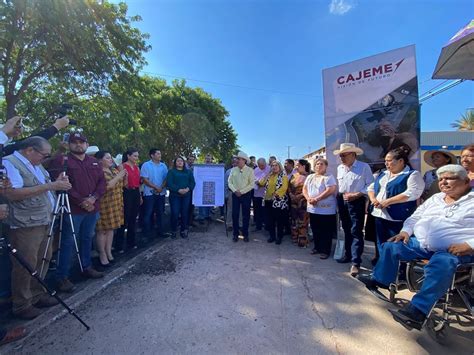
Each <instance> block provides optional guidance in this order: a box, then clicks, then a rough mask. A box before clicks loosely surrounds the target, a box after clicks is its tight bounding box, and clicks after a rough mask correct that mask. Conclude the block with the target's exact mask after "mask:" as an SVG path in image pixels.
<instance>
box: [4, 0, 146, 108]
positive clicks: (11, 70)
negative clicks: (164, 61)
mask: <svg viewBox="0 0 474 355" xmlns="http://www.w3.org/2000/svg"><path fill="white" fill-rule="evenodd" d="M0 10H1V11H0V72H1V73H2V87H3V94H4V96H5V103H6V108H5V109H6V115H7V117H12V116H13V115H14V114H15V109H16V105H17V104H18V102H19V101H20V100H21V98H22V97H23V95H25V93H26V91H27V90H28V89H37V88H41V87H44V86H45V85H48V84H50V83H52V82H57V81H60V82H61V81H62V82H67V83H68V84H69V85H68V87H67V88H66V90H68V91H70V92H74V93H76V94H79V95H87V94H90V92H91V91H92V90H94V91H96V92H100V91H101V90H106V89H107V87H108V85H107V84H108V82H109V81H110V80H111V79H112V78H114V77H115V76H116V75H119V74H122V73H124V72H125V73H134V72H136V71H137V70H138V69H140V68H141V67H142V66H143V65H144V64H145V59H144V57H143V53H144V52H146V51H147V50H148V49H149V46H148V45H147V44H146V38H147V37H148V36H147V35H146V34H143V33H141V32H140V31H139V30H138V29H137V28H135V27H133V26H132V24H133V22H134V21H138V20H140V18H139V17H128V16H127V6H126V5H125V4H124V3H120V4H117V5H115V4H111V3H109V2H107V1H100V2H99V1H96V0H0ZM84 87H87V88H88V90H87V92H83V91H82V90H81V89H83V88H84Z"/></svg>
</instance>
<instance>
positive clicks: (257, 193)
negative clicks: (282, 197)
mask: <svg viewBox="0 0 474 355" xmlns="http://www.w3.org/2000/svg"><path fill="white" fill-rule="evenodd" d="M269 172H270V166H268V165H265V169H263V170H262V169H260V168H259V167H258V166H257V167H256V168H255V169H254V170H253V173H254V175H255V187H254V188H253V189H254V191H253V196H254V197H263V194H264V193H265V187H264V186H262V187H260V186H258V181H259V180H261V179H263V178H264V177H265V176H267V174H268V173H269Z"/></svg>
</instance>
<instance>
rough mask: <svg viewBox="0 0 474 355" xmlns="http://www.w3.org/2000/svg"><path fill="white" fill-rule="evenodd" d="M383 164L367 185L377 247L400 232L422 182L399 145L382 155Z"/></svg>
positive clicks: (413, 208)
mask: <svg viewBox="0 0 474 355" xmlns="http://www.w3.org/2000/svg"><path fill="white" fill-rule="evenodd" d="M385 167H386V168H387V170H384V171H382V172H381V173H380V174H379V175H378V176H377V178H376V179H375V182H373V183H372V184H371V185H370V186H369V188H368V195H369V199H370V202H371V209H372V211H371V213H372V216H374V217H375V230H376V234H377V247H378V248H379V251H380V245H381V244H383V243H385V242H386V241H387V240H388V239H389V238H391V237H393V236H394V235H397V234H398V233H400V230H401V229H402V227H403V222H404V221H405V220H406V219H407V218H408V217H410V216H411V215H412V213H413V212H414V211H415V209H416V207H417V203H416V200H417V199H418V198H419V197H420V196H421V194H422V193H423V189H424V187H425V183H424V182H423V177H422V176H421V174H420V172H419V171H416V170H413V169H412V168H411V166H410V163H409V162H408V154H407V152H406V151H405V150H404V148H403V147H400V148H396V149H393V150H391V151H389V152H388V153H387V155H386V156H385Z"/></svg>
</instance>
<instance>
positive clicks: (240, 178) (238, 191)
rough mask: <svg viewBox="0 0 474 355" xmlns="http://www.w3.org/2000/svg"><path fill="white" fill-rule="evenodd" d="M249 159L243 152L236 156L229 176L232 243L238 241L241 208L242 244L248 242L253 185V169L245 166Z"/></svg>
mask: <svg viewBox="0 0 474 355" xmlns="http://www.w3.org/2000/svg"><path fill="white" fill-rule="evenodd" d="M248 161H249V157H248V156H247V154H245V153H244V152H239V153H238V154H237V166H236V167H234V168H232V171H231V172H230V176H229V180H228V183H229V189H230V190H231V191H232V227H233V233H234V238H233V239H232V240H233V241H234V242H237V241H238V240H239V214H240V208H241V207H242V234H243V235H244V242H248V241H249V220H250V202H251V199H252V194H251V191H252V190H253V187H254V184H255V178H254V174H253V169H252V168H250V167H249V166H247V162H248Z"/></svg>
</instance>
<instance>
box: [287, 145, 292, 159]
mask: <svg viewBox="0 0 474 355" xmlns="http://www.w3.org/2000/svg"><path fill="white" fill-rule="evenodd" d="M287 147H288V159H290V148H291V145H287Z"/></svg>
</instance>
